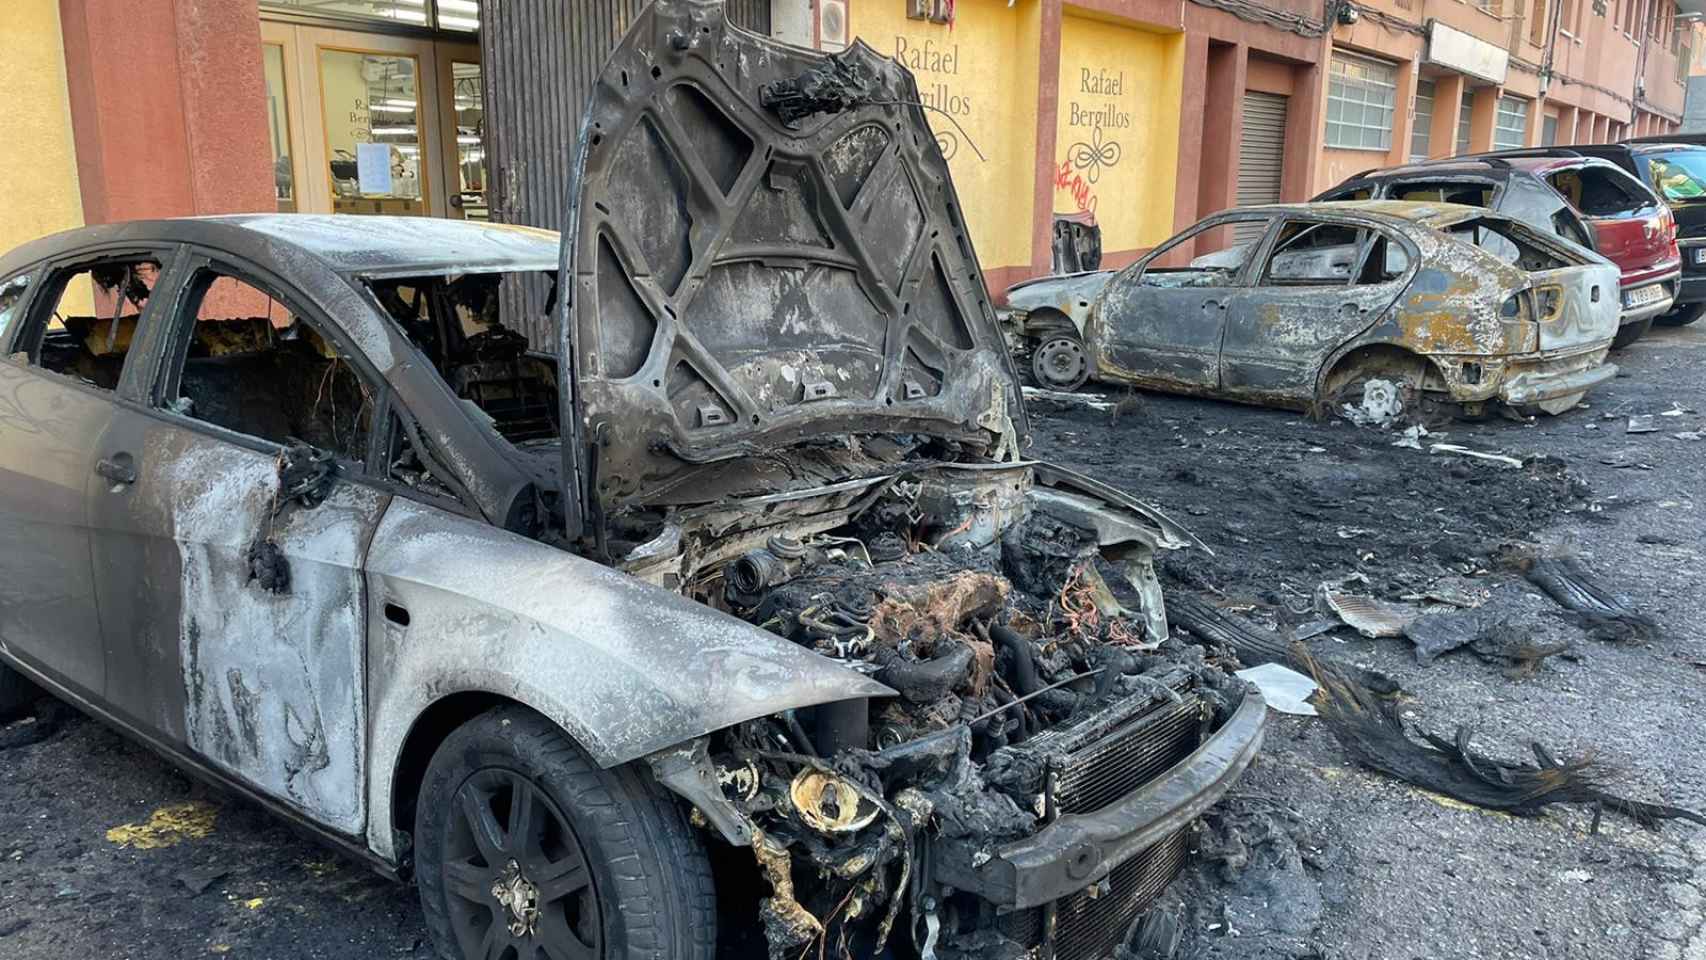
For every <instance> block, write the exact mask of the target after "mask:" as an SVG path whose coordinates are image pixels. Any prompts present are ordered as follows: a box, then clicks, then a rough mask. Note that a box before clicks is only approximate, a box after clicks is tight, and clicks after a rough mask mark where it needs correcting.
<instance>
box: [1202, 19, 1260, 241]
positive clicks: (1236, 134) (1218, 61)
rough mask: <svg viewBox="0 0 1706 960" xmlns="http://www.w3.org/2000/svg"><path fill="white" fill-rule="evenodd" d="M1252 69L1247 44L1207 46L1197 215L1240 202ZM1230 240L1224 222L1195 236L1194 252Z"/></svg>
mask: <svg viewBox="0 0 1706 960" xmlns="http://www.w3.org/2000/svg"><path fill="white" fill-rule="evenodd" d="M1249 69H1250V48H1249V47H1248V46H1246V45H1245V44H1242V43H1236V44H1233V43H1222V44H1214V45H1211V46H1210V47H1209V48H1208V82H1207V83H1206V84H1205V85H1204V96H1203V118H1204V119H1203V136H1202V167H1201V169H1202V174H1201V177H1202V178H1201V180H1200V181H1199V182H1198V184H1197V213H1198V217H1199V218H1200V217H1206V216H1208V215H1209V214H1211V213H1218V212H1219V211H1221V210H1225V209H1227V208H1228V207H1235V206H1237V205H1238V145H1239V144H1240V143H1242V142H1243V139H1244V87H1245V83H1246V78H1247V77H1248V75H1249ZM1231 242H1232V229H1231V228H1230V227H1223V228H1221V229H1218V230H1210V231H1208V232H1207V233H1204V234H1202V235H1201V236H1199V237H1197V241H1196V243H1197V252H1198V253H1206V252H1208V251H1211V250H1219V249H1221V248H1223V247H1225V246H1226V245H1227V244H1229V243H1231Z"/></svg>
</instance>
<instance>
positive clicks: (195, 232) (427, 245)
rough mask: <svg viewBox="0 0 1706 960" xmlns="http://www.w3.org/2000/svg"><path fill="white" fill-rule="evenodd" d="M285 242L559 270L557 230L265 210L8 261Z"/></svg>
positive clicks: (418, 267) (88, 232)
mask: <svg viewBox="0 0 1706 960" xmlns="http://www.w3.org/2000/svg"><path fill="white" fill-rule="evenodd" d="M257 240H259V241H263V242H264V243H265V244H266V245H267V246H268V247H271V248H273V250H274V252H275V253H279V252H281V251H279V250H278V249H277V247H278V245H281V244H282V245H284V247H285V248H286V250H287V251H288V252H291V253H293V254H294V255H296V256H308V257H312V258H314V259H315V260H318V261H320V262H321V263H323V264H324V265H326V266H327V267H330V268H331V269H332V270H334V271H336V272H338V273H344V274H390V275H401V274H408V273H437V272H456V273H469V272H478V271H481V270H500V269H501V270H551V269H556V266H557V258H558V249H559V245H560V242H561V241H560V239H559V236H558V234H557V233H556V232H554V231H551V230H541V229H539V228H536V227H522V226H515V225H511V224H499V223H478V222H473V221H468V220H444V219H438V218H435V217H392V216H359V215H353V214H303V213H266V214H238V215H227V216H215V217H177V218H169V219H160V220H132V221H127V222H125V223H120V224H101V225H97V226H89V227H79V228H77V229H74V230H67V231H65V232H63V233H58V234H54V235H53V236H51V237H47V238H44V239H42V240H38V241H36V242H35V243H32V244H29V245H26V246H25V247H23V248H20V249H19V250H17V251H15V252H14V253H13V254H11V255H9V256H7V257H6V258H5V262H6V263H8V264H9V263H11V262H13V261H15V260H17V259H26V260H27V261H29V262H33V261H35V260H39V259H43V258H45V257H50V256H56V255H58V254H60V253H65V252H71V251H75V250H77V249H79V248H81V247H86V246H94V245H98V244H102V243H109V242H116V241H138V242H155V243H160V242H165V243H199V244H203V245H206V246H210V247H213V248H215V249H228V248H247V247H252V246H253V245H254V242H255V241H257Z"/></svg>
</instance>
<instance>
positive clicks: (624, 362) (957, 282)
mask: <svg viewBox="0 0 1706 960" xmlns="http://www.w3.org/2000/svg"><path fill="white" fill-rule="evenodd" d="M917 104H918V92H917V87H916V84H915V83H914V80H913V77H912V75H911V74H910V73H909V72H908V71H907V70H905V69H904V68H902V67H901V66H899V65H898V64H896V63H894V62H893V61H890V60H888V59H886V58H883V57H881V56H878V55H877V54H876V53H875V52H874V51H873V50H872V49H871V48H870V47H868V46H866V45H864V44H862V43H856V44H854V46H852V47H851V48H849V49H848V50H846V51H845V52H843V53H840V54H836V55H834V56H825V55H823V54H819V53H816V52H814V51H810V50H803V49H799V48H795V47H789V46H786V45H783V44H779V43H775V42H773V41H770V40H768V39H765V38H763V37H759V36H756V35H753V34H750V33H747V32H745V31H743V30H740V29H738V28H736V27H734V26H731V25H730V24H729V23H728V22H727V20H726V19H725V18H724V15H723V5H722V4H721V3H720V2H715V0H659V2H657V3H654V4H653V5H652V6H650V7H649V8H648V9H647V10H646V11H645V12H644V13H642V14H641V15H640V17H639V18H638V19H637V20H636V21H635V22H634V25H633V27H632V28H631V29H630V30H629V31H628V35H627V36H626V37H625V38H624V39H623V41H622V44H621V45H620V46H619V47H618V48H617V49H616V52H615V53H614V54H612V56H611V58H610V60H609V62H608V63H607V64H606V65H605V68H604V71H603V73H602V74H600V76H599V78H598V82H597V84H596V86H595V88H594V91H593V95H592V99H591V102H590V105H589V106H588V109H587V111H586V116H585V119H584V122H583V125H582V128H581V134H580V145H579V150H578V154H577V157H576V161H575V166H574V170H573V180H572V181H571V183H572V185H573V189H574V196H573V198H572V201H571V205H570V210H569V219H568V225H567V229H566V230H565V232H564V240H563V276H564V277H566V278H572V282H566V283H565V284H564V287H565V290H566V294H565V296H564V298H563V301H564V302H563V304H562V306H561V307H560V309H561V310H562V311H563V314H562V316H560V317H559V320H560V322H559V323H558V324H557V329H558V331H559V333H558V335H559V338H560V342H559V344H558V347H559V350H560V351H561V352H560V354H559V356H561V357H564V358H567V359H568V360H570V361H571V362H570V363H566V364H565V367H566V368H567V369H569V370H570V371H572V384H571V386H570V388H569V389H565V390H564V391H563V401H562V402H563V406H564V410H563V423H564V424H565V427H566V433H567V441H568V442H566V443H565V445H564V446H565V458H566V460H567V463H566V466H567V468H568V473H567V475H568V476H570V477H576V478H577V482H576V483H575V484H572V485H571V486H572V488H574V489H578V490H579V491H580V494H581V496H582V498H583V500H582V503H581V504H580V506H581V508H582V510H583V511H584V510H586V509H587V508H591V509H592V510H596V511H605V510H610V509H613V508H617V507H620V506H622V505H624V504H629V503H639V502H643V501H644V497H645V494H646V491H647V490H648V489H651V488H654V487H655V486H657V485H658V484H659V483H661V482H663V481H666V480H667V479H668V478H669V477H671V476H672V475H675V474H677V473H679V472H680V471H682V470H684V469H687V468H688V467H689V466H690V465H692V464H695V463H702V462H707V461H711V460H719V459H725V458H731V457H739V456H747V455H751V454H754V453H758V452H762V451H769V450H775V449H777V448H778V447H781V446H784V445H787V444H791V443H796V442H799V441H801V440H807V439H811V438H817V437H835V436H846V435H848V434H852V433H924V434H931V435H936V436H941V437H946V438H950V439H954V440H959V441H965V442H968V443H971V444H975V445H977V446H978V447H981V448H983V449H985V450H987V452H988V455H989V457H990V458H991V459H1013V458H1015V457H1016V455H1017V447H1018V443H1019V439H1020V438H1021V437H1023V436H1024V434H1025V432H1026V426H1025V420H1024V407H1023V402H1022V398H1021V395H1020V390H1019V382H1018V379H1017V376H1016V374H1015V372H1014V369H1013V366H1012V362H1011V359H1010V358H1009V357H1008V355H1007V352H1006V350H1005V349H1004V347H1003V341H1002V338H1001V335H1000V332H999V329H998V327H997V326H996V321H995V311H994V308H993V306H992V304H991V303H990V301H989V298H988V294H987V292H986V287H985V285H984V280H983V273H982V270H981V269H980V268H979V266H978V262H977V257H976V255H975V254H974V253H973V251H972V246H971V238H970V236H969V235H968V234H967V231H966V225H965V221H964V220H963V219H962V218H961V216H960V212H959V200H958V197H957V196H956V195H955V193H954V185H953V182H952V180H951V179H950V177H949V174H948V165H947V163H946V161H944V160H943V158H942V154H941V152H940V151H939V150H938V149H937V146H936V140H935V136H934V135H933V134H932V133H931V131H930V128H929V126H928V125H927V124H926V123H925V120H924V115H923V112H922V111H921V110H920V108H919V107H918V106H917ZM566 379H568V378H566ZM585 515H586V514H585V513H584V512H583V514H582V516H585Z"/></svg>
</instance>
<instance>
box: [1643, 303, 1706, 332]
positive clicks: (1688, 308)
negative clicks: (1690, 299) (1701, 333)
mask: <svg viewBox="0 0 1706 960" xmlns="http://www.w3.org/2000/svg"><path fill="white" fill-rule="evenodd" d="M1703 313H1706V303H1685V304H1683V305H1682V306H1680V307H1675V308H1673V309H1672V310H1671V311H1670V312H1669V313H1666V314H1663V315H1661V316H1660V317H1659V318H1658V319H1656V320H1655V321H1653V322H1654V323H1657V324H1658V325H1659V326H1661V327H1686V326H1688V325H1689V324H1691V323H1693V322H1694V321H1696V320H1698V319H1700V315H1701V314H1703Z"/></svg>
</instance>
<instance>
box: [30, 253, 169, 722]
mask: <svg viewBox="0 0 1706 960" xmlns="http://www.w3.org/2000/svg"><path fill="white" fill-rule="evenodd" d="M169 259H170V254H169V253H167V252H160V251H145V250H137V249H134V248H133V249H130V250H124V251H118V250H115V251H110V252H106V253H91V254H84V255H81V256H80V257H77V258H73V259H68V260H64V261H61V262H58V263H55V264H52V265H51V266H50V267H49V269H47V270H46V271H45V273H44V274H43V281H42V282H41V283H39V284H37V286H38V288H39V289H38V290H37V291H36V294H35V296H34V297H33V298H32V299H31V300H30V301H29V303H28V306H26V307H24V310H26V311H27V312H26V313H25V314H24V315H22V322H21V323H19V324H18V328H17V329H16V330H14V331H12V333H13V338H14V339H13V342H12V343H11V344H10V345H9V346H8V349H9V350H10V351H11V352H10V353H8V354H7V356H6V359H4V360H0V403H3V404H4V414H3V416H4V418H5V424H6V432H7V433H8V434H11V435H13V436H14V437H22V438H28V440H29V442H27V443H21V442H15V443H7V444H4V445H0V484H3V485H4V488H5V489H6V490H7V493H8V496H7V497H6V498H5V499H4V508H3V509H0V558H3V559H0V583H3V584H4V586H3V587H0V590H3V591H4V592H3V593H0V645H3V646H4V648H5V650H6V652H7V653H8V654H10V655H11V656H14V657H17V658H18V659H19V660H20V661H22V662H25V663H28V664H29V665H30V666H31V667H33V668H35V669H37V670H39V671H41V673H42V674H43V675H44V676H45V677H46V678H47V679H49V680H52V681H55V682H57V683H59V684H61V685H63V686H64V687H66V688H67V689H68V690H70V691H71V692H73V693H75V694H80V695H83V696H90V697H96V698H98V697H100V696H101V695H103V694H104V693H105V691H106V688H107V678H108V669H107V666H108V665H107V662H106V660H107V657H106V651H105V647H104V643H103V641H102V634H101V621H100V617H99V612H98V605H97V602H96V596H95V590H94V582H93V579H92V575H91V574H92V571H91V568H90V557H91V552H92V548H93V546H94V544H93V541H92V537H91V534H90V524H89V504H90V497H91V496H95V495H98V494H99V492H100V491H101V490H102V489H103V488H105V487H106V486H107V485H108V484H110V483H114V482H117V480H114V479H113V478H118V480H122V478H123V477H124V475H125V471H126V469H127V465H126V464H125V463H123V462H114V461H107V460H103V459H102V457H103V455H102V454H101V452H100V450H99V447H98V445H97V441H98V439H99V438H100V436H101V434H102V433H103V432H104V431H105V430H106V429H107V425H108V424H109V423H110V421H111V419H112V417H113V415H114V410H115V408H116V403H115V401H116V399H117V393H116V391H117V388H118V386H119V381H120V377H121V374H122V371H123V369H124V364H125V358H126V356H127V355H128V353H129V352H130V345H131V343H132V341H133V338H134V335H135V332H136V330H137V325H138V322H139V320H140V318H141V317H142V315H143V314H144V313H147V312H149V311H150V310H151V307H150V298H149V290H150V287H151V285H152V284H153V283H154V282H155V280H156V279H157V278H158V276H159V267H160V264H162V263H163V262H166V261H168V260H169ZM14 309H15V308H14Z"/></svg>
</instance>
